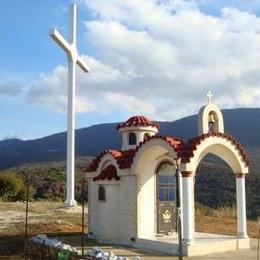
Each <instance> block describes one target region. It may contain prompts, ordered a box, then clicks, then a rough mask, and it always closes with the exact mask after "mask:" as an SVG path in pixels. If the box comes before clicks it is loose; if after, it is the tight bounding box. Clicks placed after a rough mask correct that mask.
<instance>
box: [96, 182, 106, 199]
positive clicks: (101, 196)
mask: <svg viewBox="0 0 260 260" xmlns="http://www.w3.org/2000/svg"><path fill="white" fill-rule="evenodd" d="M98 200H99V201H106V190H105V187H104V186H102V185H101V186H99V187H98Z"/></svg>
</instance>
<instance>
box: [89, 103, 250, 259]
mask: <svg viewBox="0 0 260 260" xmlns="http://www.w3.org/2000/svg"><path fill="white" fill-rule="evenodd" d="M117 131H118V133H119V134H120V135H121V140H122V145H121V149H120V150H105V151H104V152H102V153H101V154H100V155H99V156H97V157H96V158H95V159H94V160H93V161H92V163H91V164H90V166H89V167H88V169H87V172H86V177H87V179H88V191H89V193H88V194H89V195H88V203H89V206H88V212H89V215H88V216H89V219H88V225H89V234H90V235H91V236H92V237H94V238H97V239H99V240H102V241H107V242H114V243H120V244H125V245H131V246H138V245H139V246H140V247H143V248H148V249H152V250H157V249H158V251H164V252H167V253H174V252H175V251H174V250H176V248H175V249H174V246H173V244H169V245H168V244H167V243H166V244H163V243H164V242H165V241H166V240H167V238H169V239H170V238H171V237H173V240H174V234H176V212H177V211H176V198H177V196H178V194H179V197H180V208H181V219H182V227H183V229H182V238H183V246H184V247H185V246H186V249H185V250H186V254H187V255H188V254H189V253H188V247H189V246H192V245H193V244H194V243H196V239H197V235H196V232H195V225H194V206H195V203H194V180H195V178H196V175H195V173H196V169H197V166H198V164H199V163H200V161H201V160H202V159H203V158H204V157H205V156H206V155H207V154H209V153H210V154H214V155H216V156H218V157H220V158H222V159H223V160H224V161H225V162H226V163H227V164H228V165H229V166H230V168H231V169H232V171H233V173H234V175H235V178H236V204H237V236H236V243H235V246H236V247H237V248H236V249H240V248H246V247H247V246H248V236H247V224H246V198H245V176H246V174H247V173H248V170H249V160H248V157H247V155H246V153H245V151H244V149H243V147H242V145H241V144H240V143H239V142H238V141H237V140H236V139H235V138H234V137H232V136H231V135H230V134H228V133H225V131H224V121H223V116H222V113H221V111H220V109H219V108H218V107H217V105H215V104H214V103H213V102H212V101H211V99H210V98H209V102H208V104H207V105H205V106H203V107H202V108H201V109H200V111H199V114H198V136H196V137H194V138H192V139H190V140H189V141H187V142H184V141H183V140H181V139H179V138H177V137H174V136H162V135H160V133H159V125H158V124H156V123H154V122H152V121H151V120H149V119H148V118H146V117H144V116H133V117H131V118H129V119H128V120H127V121H126V122H123V123H121V124H119V125H118V126H117ZM178 172H179V173H180V174H177V173H178ZM177 175H178V176H180V177H178V178H176V177H177ZM177 186H178V189H179V190H180V192H179V193H178V194H177V192H176V190H177ZM175 237H176V235H175ZM164 239H165V240H164ZM159 240H160V241H159ZM173 240H172V241H173ZM156 242H158V243H159V244H158V243H157V244H156ZM160 242H161V243H160ZM167 246H168V247H167Z"/></svg>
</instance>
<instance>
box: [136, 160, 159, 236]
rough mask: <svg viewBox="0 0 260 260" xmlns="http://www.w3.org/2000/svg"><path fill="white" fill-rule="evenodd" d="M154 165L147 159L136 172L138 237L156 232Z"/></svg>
mask: <svg viewBox="0 0 260 260" xmlns="http://www.w3.org/2000/svg"><path fill="white" fill-rule="evenodd" d="M146 159H147V160H148V158H146ZM144 160H145V159H144ZM155 166H156V165H155V162H153V161H150V160H148V161H147V164H146V167H140V170H139V172H138V175H139V176H138V186H137V188H138V193H137V197H138V237H150V236H153V235H154V234H155V233H156V232H157V230H156V229H157V228H156V219H157V216H156V186H155V185H156V176H155V173H154V171H155Z"/></svg>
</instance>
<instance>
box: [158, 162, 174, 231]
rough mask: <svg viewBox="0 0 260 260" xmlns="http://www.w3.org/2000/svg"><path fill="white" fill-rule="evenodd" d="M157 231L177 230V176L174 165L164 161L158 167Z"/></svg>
mask: <svg viewBox="0 0 260 260" xmlns="http://www.w3.org/2000/svg"><path fill="white" fill-rule="evenodd" d="M156 173H157V178H156V186H157V232H158V233H160V234H167V233H169V232H173V231H175V230H176V177H175V171H174V166H173V165H172V164H171V163H170V162H163V163H161V164H160V165H159V166H158V168H157V171H156Z"/></svg>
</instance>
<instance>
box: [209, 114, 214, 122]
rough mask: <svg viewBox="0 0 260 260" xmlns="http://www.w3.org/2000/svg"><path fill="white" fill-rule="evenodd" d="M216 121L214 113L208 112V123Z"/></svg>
mask: <svg viewBox="0 0 260 260" xmlns="http://www.w3.org/2000/svg"><path fill="white" fill-rule="evenodd" d="M215 122H216V119H215V117H214V114H213V113H210V114H209V123H215Z"/></svg>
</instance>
